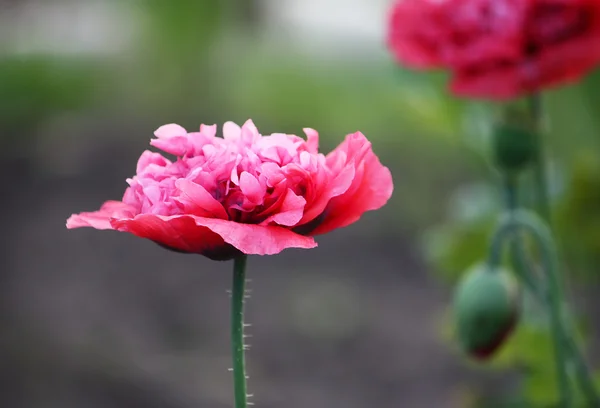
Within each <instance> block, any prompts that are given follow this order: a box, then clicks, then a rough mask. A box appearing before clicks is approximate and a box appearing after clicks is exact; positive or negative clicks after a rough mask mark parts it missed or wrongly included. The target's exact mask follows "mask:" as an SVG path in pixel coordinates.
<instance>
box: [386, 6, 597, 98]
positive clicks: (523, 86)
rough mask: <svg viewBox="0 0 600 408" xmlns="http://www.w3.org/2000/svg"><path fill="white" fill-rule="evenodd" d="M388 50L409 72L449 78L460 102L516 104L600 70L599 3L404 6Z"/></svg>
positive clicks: (394, 14) (396, 11)
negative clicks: (443, 73)
mask: <svg viewBox="0 0 600 408" xmlns="http://www.w3.org/2000/svg"><path fill="white" fill-rule="evenodd" d="M387 43H388V46H389V48H390V50H391V51H392V53H393V54H394V56H395V58H396V59H397V60H398V61H399V62H400V63H401V64H404V65H406V66H407V67H410V68H415V69H431V68H443V69H447V70H449V71H450V72H451V75H452V79H451V83H450V87H451V90H452V92H453V93H455V94H457V95H460V96H467V97H475V98H486V99H507V98H513V97H517V96H520V95H523V94H528V93H532V92H536V91H540V90H542V89H544V88H547V87H551V86H556V85H560V84H565V83H568V82H572V81H575V80H578V79H579V78H581V76H583V75H584V74H586V73H587V72H588V71H589V70H591V69H592V68H593V67H594V66H595V65H596V64H598V63H599V62H600V1H598V0H398V1H396V3H395V4H394V6H393V8H392V11H391V14H390V19H389V27H388V34H387Z"/></svg>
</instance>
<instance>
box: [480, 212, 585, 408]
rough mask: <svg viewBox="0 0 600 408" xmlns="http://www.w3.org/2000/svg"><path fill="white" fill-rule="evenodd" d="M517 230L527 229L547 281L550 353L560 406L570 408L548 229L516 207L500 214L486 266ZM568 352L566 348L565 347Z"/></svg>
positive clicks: (554, 262)
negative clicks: (550, 338)
mask: <svg viewBox="0 0 600 408" xmlns="http://www.w3.org/2000/svg"><path fill="white" fill-rule="evenodd" d="M519 229H525V230H527V231H528V232H529V233H530V234H531V235H532V237H533V238H534V239H535V241H536V243H537V245H538V247H539V250H540V255H541V262H542V266H543V270H544V272H545V274H546V279H547V282H548V292H547V293H548V303H547V305H548V309H549V312H550V320H551V328H552V337H553V339H554V355H555V362H556V374H557V380H558V386H559V390H560V405H559V406H560V407H564V408H570V407H572V406H573V405H572V403H573V399H572V396H571V389H570V387H569V377H568V371H567V370H568V364H567V360H568V357H569V356H568V353H567V350H566V349H565V347H566V346H567V344H566V341H565V337H566V336H565V333H566V331H565V328H564V323H563V309H562V293H561V285H560V282H559V279H558V260H557V259H556V248H555V245H554V240H553V239H552V233H551V232H550V229H549V228H548V227H547V226H546V224H544V222H543V221H542V220H540V219H539V218H538V217H536V216H535V215H534V214H532V213H529V212H526V211H523V210H517V211H513V212H512V213H509V214H508V216H506V217H504V218H503V219H502V220H501V222H500V225H499V226H498V229H497V230H496V234H495V235H494V237H493V239H492V248H491V251H490V259H489V266H490V268H495V267H497V266H499V265H500V261H501V256H500V255H501V247H502V243H503V242H504V241H505V239H506V238H508V239H512V237H511V236H510V235H512V234H514V233H515V232H518V231H519ZM569 351H570V350H569Z"/></svg>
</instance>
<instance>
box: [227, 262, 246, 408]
mask: <svg viewBox="0 0 600 408" xmlns="http://www.w3.org/2000/svg"><path fill="white" fill-rule="evenodd" d="M246 259H247V256H246V255H241V256H239V257H237V258H235V259H234V261H233V284H232V290H231V352H232V356H233V388H234V396H235V408H246V407H247V406H248V394H247V392H246V368H245V356H244V295H245V285H246Z"/></svg>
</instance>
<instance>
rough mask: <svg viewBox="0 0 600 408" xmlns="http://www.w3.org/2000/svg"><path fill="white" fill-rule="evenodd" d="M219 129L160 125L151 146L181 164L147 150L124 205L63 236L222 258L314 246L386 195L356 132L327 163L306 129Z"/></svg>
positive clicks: (108, 206)
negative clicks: (137, 242) (92, 234)
mask: <svg viewBox="0 0 600 408" xmlns="http://www.w3.org/2000/svg"><path fill="white" fill-rule="evenodd" d="M216 131H217V127H216V125H214V126H206V125H201V126H200V131H199V132H192V133H188V132H187V131H186V130H185V129H184V128H182V127H181V126H178V125H174V124H171V125H165V126H162V127H161V128H159V129H158V130H157V131H156V132H155V136H156V139H152V141H151V142H150V144H151V145H152V146H154V147H157V148H159V149H161V150H163V151H164V152H166V153H170V154H172V155H174V156H176V157H177V159H176V160H175V161H171V160H168V159H166V158H165V157H164V156H162V155H161V154H159V153H154V152H150V151H145V152H144V153H143V154H142V156H141V157H140V159H139V161H138V165H137V174H136V176H134V177H133V178H131V179H128V180H127V182H128V183H129V188H127V190H126V191H125V194H124V195H123V199H122V201H107V202H106V203H104V205H103V206H102V207H101V208H100V210H98V211H94V212H85V213H81V214H74V215H72V216H71V217H70V218H69V219H68V220H67V228H79V227H92V228H96V229H114V230H117V231H124V232H129V233H132V234H134V235H137V236H138V237H142V238H148V239H150V240H152V241H155V242H156V243H158V244H160V245H162V246H164V247H167V248H170V249H173V250H176V251H180V252H189V253H198V254H202V255H205V256H207V257H209V258H211V259H216V260H226V259H231V258H233V257H235V256H237V255H239V254H240V253H244V254H256V255H271V254H276V253H278V252H281V251H282V250H284V249H285V248H314V247H316V246H317V244H316V242H315V241H314V239H313V238H312V236H313V235H317V234H324V233H326V232H329V231H331V230H334V229H336V228H341V227H345V226H347V225H350V224H352V223H353V222H355V221H357V220H358V219H359V218H360V216H361V215H362V214H363V213H364V212H365V211H369V210H376V209H378V208H380V207H382V206H383V205H384V204H385V203H386V202H387V201H388V199H389V198H390V196H391V194H392V190H393V184H392V177H391V174H390V171H389V170H388V169H387V168H386V167H384V166H383V165H382V164H381V163H380V162H379V159H378V158H377V156H375V154H374V153H373V151H372V150H371V144H370V143H369V141H368V140H367V139H366V138H365V136H364V135H363V134H362V133H360V132H357V133H354V134H351V135H348V136H347V137H346V140H345V141H344V142H343V143H342V144H341V145H340V146H338V147H337V148H336V149H335V150H334V151H333V152H331V153H330V154H328V155H327V156H324V155H323V154H320V153H318V144H319V136H318V133H317V132H316V131H315V130H312V129H305V130H304V132H305V133H306V136H307V140H304V139H302V138H300V137H298V136H294V135H287V134H282V133H275V134H272V135H269V136H262V135H261V134H259V133H258V130H257V129H256V127H255V126H254V124H253V123H252V121H250V120H249V121H247V122H246V123H245V124H244V125H243V126H242V127H241V128H240V127H239V126H238V125H236V124H234V123H232V122H227V123H225V125H224V126H223V136H224V137H223V138H219V137H216Z"/></svg>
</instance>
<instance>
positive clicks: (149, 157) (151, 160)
mask: <svg viewBox="0 0 600 408" xmlns="http://www.w3.org/2000/svg"><path fill="white" fill-rule="evenodd" d="M168 164H171V162H170V161H169V160H167V159H166V158H164V157H163V155H161V154H160V153H155V152H151V151H150V150H146V151H144V153H142V155H141V156H140V158H139V160H138V163H137V168H136V173H137V174H141V173H144V172H145V171H146V170H147V169H148V168H149V167H151V166H153V165H154V166H159V167H165V166H166V165H168Z"/></svg>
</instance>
